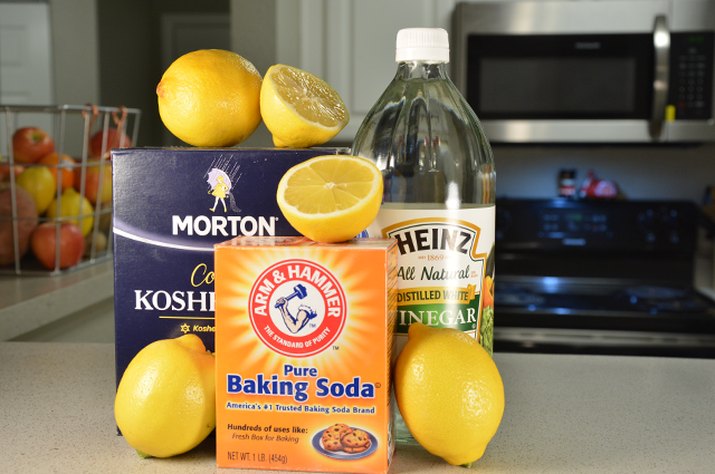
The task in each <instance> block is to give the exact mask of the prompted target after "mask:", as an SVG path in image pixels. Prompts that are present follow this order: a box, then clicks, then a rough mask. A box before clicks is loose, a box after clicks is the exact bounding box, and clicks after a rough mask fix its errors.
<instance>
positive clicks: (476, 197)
mask: <svg viewBox="0 0 715 474" xmlns="http://www.w3.org/2000/svg"><path fill="white" fill-rule="evenodd" d="M448 61H449V40H448V36H447V32H446V31H445V30H443V29H438V28H408V29H403V30H400V31H399V32H398V34H397V44H396V62H397V72H396V74H395V77H394V78H393V80H392V82H391V83H390V84H389V85H388V87H387V89H386V90H385V91H384V92H383V94H382V96H381V97H380V98H379V99H378V101H377V103H376V104H375V105H374V106H373V107H372V109H371V110H370V111H369V112H368V114H367V116H366V117H365V120H364V121H363V122H362V124H361V125H360V128H359V129H358V132H357V134H356V136H355V140H354V142H353V146H352V153H353V154H354V155H359V156H363V157H366V158H370V159H372V160H374V161H375V163H376V164H377V166H378V167H379V168H380V169H381V170H382V173H383V179H384V198H383V205H382V207H381V210H380V213H379V215H378V217H377V219H376V220H375V222H374V223H373V224H372V225H371V226H370V227H369V229H368V234H369V235H370V236H383V237H393V238H395V239H397V243H398V248H399V252H400V254H399V257H398V269H399V273H398V303H397V306H398V316H397V327H396V336H395V345H394V354H393V358H394V357H396V356H397V354H399V352H400V350H401V349H402V347H403V346H404V344H405V342H406V340H407V330H408V328H409V325H410V324H412V323H413V322H415V321H420V322H422V323H424V324H427V325H430V326H440V327H454V328H458V329H460V330H462V331H464V332H466V333H467V334H469V335H471V336H472V337H474V338H476V339H478V340H479V341H480V343H481V344H482V346H483V347H485V348H486V349H487V350H488V351H489V352H490V353H491V352H492V341H493V337H492V334H493V321H494V307H493V281H494V257H493V253H494V228H495V222H494V220H495V181H496V172H495V169H494V160H493V155H492V150H491V146H490V145H489V141H488V139H487V137H486V135H485V134H484V132H483V130H482V127H481V125H480V124H479V120H478V119H477V116H476V115H475V113H474V111H473V110H472V109H471V107H470V106H469V104H468V103H467V101H466V100H465V99H464V97H462V95H461V94H460V93H459V91H458V90H457V88H456V86H455V85H454V84H453V83H452V81H451V80H450V79H449V76H448V71H447V67H448ZM397 442H398V443H414V440H413V439H412V437H411V436H410V434H409V430H408V429H407V427H406V426H405V425H404V422H403V421H402V418H401V417H400V416H399V413H398V416H397Z"/></svg>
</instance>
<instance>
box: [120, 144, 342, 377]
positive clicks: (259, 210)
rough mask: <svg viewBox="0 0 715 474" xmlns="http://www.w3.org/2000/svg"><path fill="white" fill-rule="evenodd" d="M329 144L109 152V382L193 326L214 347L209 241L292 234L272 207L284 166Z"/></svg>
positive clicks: (326, 151)
mask: <svg viewBox="0 0 715 474" xmlns="http://www.w3.org/2000/svg"><path fill="white" fill-rule="evenodd" d="M337 152H338V150H337V149H303V150H289V149H249V148H246V149H241V148H231V149H201V148H130V149H121V150H114V151H113V152H112V164H113V166H112V168H113V204H114V212H113V232H114V242H113V243H114V314H115V345H116V371H117V382H119V379H120V378H121V376H122V374H123V373H124V370H125V368H126V366H127V365H128V364H129V362H130V361H131V359H132V358H133V357H134V356H135V355H136V353H137V352H139V350H141V349H142V348H143V347H144V346H146V345H148V344H149V343H151V342H153V341H156V340H158V339H165V338H174V337H178V336H181V335H184V334H187V333H195V334H197V335H198V336H200V337H201V338H202V340H203V341H204V344H205V345H206V347H207V349H209V350H211V351H214V332H215V325H214V306H215V298H214V258H213V245H214V244H215V243H218V242H223V241H225V240H227V239H230V238H232V237H234V236H240V235H245V236H274V235H283V236H291V235H296V234H297V232H296V231H295V230H294V229H293V228H292V227H291V226H290V224H288V222H287V221H286V219H285V218H284V217H283V215H282V214H281V212H280V210H279V209H278V205H277V203H276V199H275V193H276V188H277V186H278V181H279V180H280V178H281V177H282V176H283V174H284V173H285V171H286V170H288V169H289V168H290V167H291V166H293V165H295V164H297V163H299V162H302V161H305V160H307V159H308V158H311V157H313V156H317V155H324V154H335V153H337Z"/></svg>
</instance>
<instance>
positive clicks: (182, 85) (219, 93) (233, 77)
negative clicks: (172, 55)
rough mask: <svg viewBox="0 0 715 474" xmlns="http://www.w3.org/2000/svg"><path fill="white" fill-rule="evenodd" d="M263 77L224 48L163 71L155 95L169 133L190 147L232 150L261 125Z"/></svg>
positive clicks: (190, 56) (183, 59) (196, 55)
mask: <svg viewBox="0 0 715 474" xmlns="http://www.w3.org/2000/svg"><path fill="white" fill-rule="evenodd" d="M260 91H261V75H260V74H259V72H258V70H257V69H256V68H255V66H254V65H253V64H252V63H251V62H250V61H248V60H247V59H245V58H243V57H242V56H240V55H238V54H236V53H234V52H231V51H225V50H222V49H200V50H196V51H192V52H190V53H186V54H184V55H183V56H181V57H179V58H178V59H177V60H176V61H174V62H173V63H172V64H171V65H170V66H169V67H168V68H167V69H166V71H164V75H163V76H162V77H161V81H160V82H159V85H157V87H156V95H157V97H158V103H159V116H160V117H161V120H162V122H164V125H165V126H166V128H168V129H169V131H170V132H171V133H173V134H174V135H176V137H177V138H179V139H181V140H183V141H184V142H186V143H188V144H189V145H194V146H205V147H224V146H225V147H228V146H233V145H236V144H238V143H240V142H242V141H243V140H245V139H246V138H248V136H249V135H251V134H252V133H253V132H254V131H255V130H256V128H257V127H258V124H259V123H260V122H261V113H260V109H259V95H260Z"/></svg>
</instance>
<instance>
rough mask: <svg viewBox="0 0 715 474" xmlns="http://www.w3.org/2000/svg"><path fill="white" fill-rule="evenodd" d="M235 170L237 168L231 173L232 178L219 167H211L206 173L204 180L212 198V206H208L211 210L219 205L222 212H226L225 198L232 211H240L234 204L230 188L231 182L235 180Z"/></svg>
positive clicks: (214, 209)
mask: <svg viewBox="0 0 715 474" xmlns="http://www.w3.org/2000/svg"><path fill="white" fill-rule="evenodd" d="M237 172H238V169H237V168H236V169H235V172H234V173H232V174H233V175H234V176H233V179H232V177H231V175H229V173H227V172H226V171H224V170H222V169H221V168H211V169H210V170H209V171H208V173H206V182H207V183H208V185H209V194H210V195H211V196H213V198H214V200H213V206H211V208H210V210H211V212H216V208H217V207H219V206H220V208H222V209H223V212H224V214H225V213H226V212H228V208H227V206H226V199H228V200H229V205H230V207H231V210H232V211H233V212H239V211H240V210H239V209H238V206H237V205H236V200H235V199H234V197H233V194H231V188H232V186H233V183H234V182H235V181H236V176H235V174H236V173H237Z"/></svg>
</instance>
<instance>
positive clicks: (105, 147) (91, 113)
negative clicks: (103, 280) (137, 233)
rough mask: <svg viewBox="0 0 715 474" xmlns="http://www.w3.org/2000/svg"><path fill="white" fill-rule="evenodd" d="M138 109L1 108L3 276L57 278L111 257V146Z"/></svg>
mask: <svg viewBox="0 0 715 474" xmlns="http://www.w3.org/2000/svg"><path fill="white" fill-rule="evenodd" d="M140 117H141V111H140V110H139V109H133V108H127V107H104V106H97V105H0V275H2V274H11V275H38V274H45V275H55V274H59V273H64V272H67V271H72V270H75V269H79V268H83V267H86V266H89V265H93V264H95V263H98V262H101V261H104V260H106V259H109V258H111V255H112V198H111V197H112V163H111V156H110V153H109V152H110V150H111V149H112V148H126V147H132V146H134V145H135V144H136V143H137V135H138V131H139V120H140Z"/></svg>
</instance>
